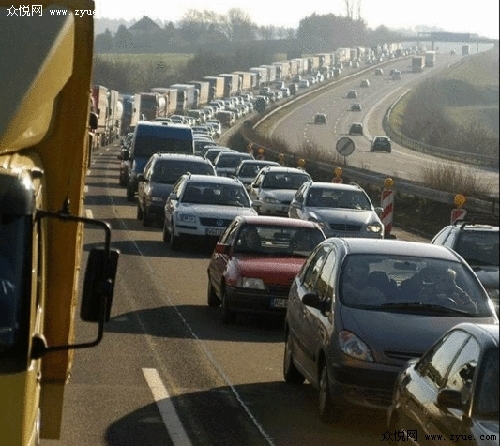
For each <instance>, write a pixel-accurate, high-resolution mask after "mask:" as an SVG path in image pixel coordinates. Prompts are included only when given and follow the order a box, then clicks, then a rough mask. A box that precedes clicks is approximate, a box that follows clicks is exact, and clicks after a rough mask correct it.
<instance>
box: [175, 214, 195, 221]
mask: <svg viewBox="0 0 500 446" xmlns="http://www.w3.org/2000/svg"><path fill="white" fill-rule="evenodd" d="M177 221H178V222H180V223H196V216H195V215H192V214H177Z"/></svg>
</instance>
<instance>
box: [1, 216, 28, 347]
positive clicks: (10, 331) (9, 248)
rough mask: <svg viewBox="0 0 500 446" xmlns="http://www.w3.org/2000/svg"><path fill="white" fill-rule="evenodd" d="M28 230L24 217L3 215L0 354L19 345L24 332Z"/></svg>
mask: <svg viewBox="0 0 500 446" xmlns="http://www.w3.org/2000/svg"><path fill="white" fill-rule="evenodd" d="M26 227H27V220H26V219H25V217H24V216H17V215H15V216H13V215H8V214H7V215H6V214H3V215H2V214H0V354H1V353H2V352H3V351H6V350H8V349H9V348H10V347H12V346H13V345H14V344H15V343H16V341H17V339H18V336H19V332H20V328H21V308H22V300H21V297H22V286H23V283H24V281H23V280H22V277H23V276H22V272H23V255H22V254H23V253H24V252H25V251H26V250H25V249H24V246H25V244H26V239H27V238H28V237H27V230H26ZM28 283H29V281H28Z"/></svg>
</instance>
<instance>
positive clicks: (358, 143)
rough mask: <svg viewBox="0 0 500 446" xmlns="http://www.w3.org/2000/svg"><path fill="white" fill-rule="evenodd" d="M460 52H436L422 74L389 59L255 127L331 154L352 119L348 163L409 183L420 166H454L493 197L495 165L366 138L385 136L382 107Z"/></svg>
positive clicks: (420, 177)
mask: <svg viewBox="0 0 500 446" xmlns="http://www.w3.org/2000/svg"><path fill="white" fill-rule="evenodd" d="M460 58H461V56H457V55H449V54H438V57H437V62H436V66H435V67H433V68H426V69H425V70H424V71H423V72H422V73H411V71H410V70H411V68H410V67H409V64H411V59H401V60H394V61H391V62H390V63H389V64H387V65H386V66H384V75H383V76H376V75H375V68H370V69H368V70H367V71H365V74H363V75H360V76H355V77H353V78H352V80H349V81H345V82H342V83H341V84H339V85H335V84H334V85H332V87H331V88H330V87H329V88H327V89H325V90H324V92H323V93H322V94H319V95H318V94H314V95H312V96H311V99H310V100H308V101H301V102H300V105H295V106H293V107H291V110H290V113H288V114H287V115H286V116H281V114H280V115H279V116H280V118H279V119H275V118H274V117H271V118H270V119H269V120H267V121H265V122H264V124H263V125H262V126H260V127H259V132H260V131H263V132H264V133H265V134H267V135H269V136H273V137H276V138H278V139H282V140H284V141H285V142H287V143H288V145H289V146H290V147H291V149H292V150H300V149H301V148H303V147H308V146H309V147H313V148H314V149H315V150H317V151H324V152H335V147H336V143H337V141H338V139H339V138H340V137H343V136H348V131H349V127H350V125H351V124H352V123H353V122H361V123H362V124H363V127H364V135H363V136H358V135H356V136H351V138H352V139H353V140H354V143H355V150H354V152H353V153H352V154H351V155H349V156H348V157H346V159H345V160H346V162H347V165H348V166H353V167H360V168H364V169H367V170H371V171H373V172H378V173H382V174H384V175H387V176H391V177H396V178H403V179H406V180H410V181H417V182H422V181H423V170H424V169H428V168H429V167H431V168H437V166H450V165H451V166H455V167H456V168H457V170H461V171H462V173H463V175H464V176H465V177H467V176H469V175H470V176H471V177H473V178H477V180H478V181H480V182H482V183H483V184H484V185H486V186H487V187H489V188H490V189H491V192H492V194H493V195H496V196H498V190H499V189H498V188H499V172H498V166H496V167H495V168H484V167H476V166H471V165H466V164H464V163H458V162H453V161H449V160H443V159H440V158H436V157H433V156H430V155H427V154H423V153H420V152H416V151H414V150H410V149H407V148H405V147H403V146H400V145H399V144H396V143H395V142H394V141H393V143H392V153H390V154H389V153H385V152H370V140H371V139H372V138H373V137H374V136H377V135H385V132H384V130H383V127H382V120H383V116H384V114H385V113H386V110H387V109H388V108H389V107H390V106H391V105H392V104H393V103H394V102H395V101H397V99H398V98H399V97H400V96H401V95H402V94H403V93H404V92H406V91H407V90H409V89H411V88H413V87H414V85H416V84H417V83H419V82H421V81H422V80H424V79H425V78H427V77H429V76H439V73H440V72H442V70H444V69H445V68H446V67H448V66H449V65H451V64H453V63H456V62H457V61H458V60H460ZM391 68H396V69H399V70H400V71H401V72H402V78H401V80H398V81H395V80H392V79H391V77H390V76H389V72H390V69H391ZM348 70H349V69H348V68H347V69H345V70H343V75H344V74H345V75H348V74H349V71H348ZM362 79H368V80H369V82H370V86H369V87H361V86H360V83H361V80H362ZM349 90H357V92H358V97H357V98H356V99H348V98H347V97H346V96H347V92H348V91H349ZM354 102H359V103H361V104H362V107H363V108H362V111H360V112H355V111H351V104H352V103H354ZM315 113H324V114H326V116H327V124H326V125H324V124H314V123H313V117H314V115H315Z"/></svg>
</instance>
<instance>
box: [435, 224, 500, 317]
mask: <svg viewBox="0 0 500 446" xmlns="http://www.w3.org/2000/svg"><path fill="white" fill-rule="evenodd" d="M498 242H499V233H498V226H492V225H488V224H474V223H473V221H472V220H468V221H464V220H458V221H457V222H455V224H452V225H449V226H446V227H444V228H443V229H441V231H439V232H438V233H437V234H436V235H435V236H434V237H433V238H432V241H431V243H433V244H435V245H443V246H447V247H448V248H451V249H453V250H454V251H456V252H457V253H458V254H460V255H461V256H462V257H463V258H464V259H465V261H466V262H467V263H468V264H469V265H470V266H471V267H472V269H473V270H474V272H475V273H476V274H477V276H478V278H479V280H480V281H481V283H482V284H483V286H484V288H485V289H486V291H487V292H488V294H489V296H490V298H491V300H492V301H493V303H494V305H495V310H496V312H497V314H498V313H499V309H498V308H499V298H498V295H499V287H498V282H499V279H498V277H499V266H498V248H499V247H498Z"/></svg>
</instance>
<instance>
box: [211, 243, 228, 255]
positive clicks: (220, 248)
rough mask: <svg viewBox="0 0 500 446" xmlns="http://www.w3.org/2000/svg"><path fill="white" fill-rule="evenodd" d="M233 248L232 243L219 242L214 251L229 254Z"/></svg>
mask: <svg viewBox="0 0 500 446" xmlns="http://www.w3.org/2000/svg"><path fill="white" fill-rule="evenodd" d="M230 250H231V245H227V244H225V243H217V244H216V245H215V248H214V252H215V253H217V254H229V251H230Z"/></svg>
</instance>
